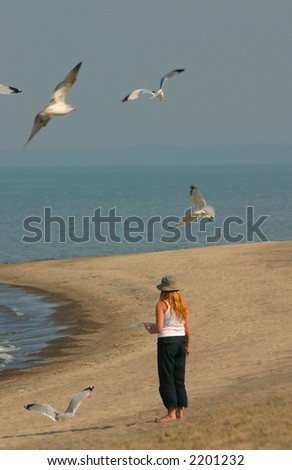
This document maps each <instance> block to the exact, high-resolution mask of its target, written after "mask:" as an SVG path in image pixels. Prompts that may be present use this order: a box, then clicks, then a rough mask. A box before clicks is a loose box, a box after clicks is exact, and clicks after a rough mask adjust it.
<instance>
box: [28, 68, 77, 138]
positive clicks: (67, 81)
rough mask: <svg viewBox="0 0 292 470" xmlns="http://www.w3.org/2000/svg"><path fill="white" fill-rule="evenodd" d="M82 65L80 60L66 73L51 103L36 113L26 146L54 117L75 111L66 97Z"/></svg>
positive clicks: (55, 90) (54, 92)
mask: <svg viewBox="0 0 292 470" xmlns="http://www.w3.org/2000/svg"><path fill="white" fill-rule="evenodd" d="M81 65H82V62H79V64H77V65H75V67H74V68H73V69H72V70H71V71H70V72H69V73H68V74H67V75H66V77H65V78H64V80H63V81H62V82H60V83H59V84H58V85H57V86H56V88H55V89H54V91H53V94H52V96H51V100H50V102H49V104H48V105H47V106H46V107H45V108H44V109H43V110H42V111H41V112H40V113H38V114H37V115H36V117H35V119H34V123H33V128H32V131H31V134H30V136H29V139H28V141H27V142H26V144H25V146H24V147H26V146H27V144H28V143H29V141H30V140H31V139H32V138H33V137H34V136H35V135H36V133H37V132H38V131H39V130H40V129H41V128H42V127H44V126H46V125H47V124H48V122H49V120H50V119H51V118H52V117H54V116H61V115H63V114H68V113H71V111H74V108H73V106H72V105H71V104H67V103H65V99H66V95H67V93H68V91H69V90H70V88H71V87H72V85H73V84H74V83H75V81H76V78H77V74H78V72H79V69H80V67H81Z"/></svg>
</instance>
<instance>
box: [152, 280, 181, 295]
mask: <svg viewBox="0 0 292 470" xmlns="http://www.w3.org/2000/svg"><path fill="white" fill-rule="evenodd" d="M156 287H157V289H158V290H162V291H166V292H174V291H176V290H179V287H177V285H176V279H175V277H174V276H164V277H163V278H162V279H161V282H160V284H158V286H156Z"/></svg>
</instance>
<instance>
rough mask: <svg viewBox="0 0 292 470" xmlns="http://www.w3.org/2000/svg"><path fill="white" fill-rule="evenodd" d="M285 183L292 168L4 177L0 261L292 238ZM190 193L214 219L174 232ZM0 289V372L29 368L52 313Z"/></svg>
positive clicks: (12, 173)
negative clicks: (207, 207) (199, 197)
mask: <svg viewBox="0 0 292 470" xmlns="http://www.w3.org/2000/svg"><path fill="white" fill-rule="evenodd" d="M291 177H292V165H266V166H264V165H246V166H245V165H233V166H232V165H218V166H216V165H200V166H189V167H187V166H182V167H179V166H171V167H167V166H163V167H159V166H149V167H147V166H145V167H141V166H140V167H138V166H137V167H90V168H89V167H86V168H85V167H84V168H77V167H71V168H67V167H66V168H65V167H64V168H1V170H0V214H1V217H0V246H1V251H0V262H2V263H10V262H17V261H28V260H36V259H47V258H68V257H80V256H100V255H110V254H119V253H135V252H147V251H160V250H173V249H180V248H190V247H200V246H208V245H220V244H225V243H235V242H236V243H238V242H241V243H244V242H249V241H255V242H260V241H261V240H271V241H273V240H288V239H292V233H291V221H290V215H291V213H292V198H291V179H292V178H291ZM191 184H194V185H196V186H198V188H199V189H200V190H201V192H202V194H203V196H204V197H205V199H206V200H207V202H208V203H210V204H211V205H213V206H214V207H215V210H216V217H215V220H214V222H208V223H207V224H205V225H202V224H200V223H193V224H191V225H189V226H188V227H187V231H186V230H185V228H183V229H182V230H178V229H176V230H174V231H173V230H171V227H173V226H174V225H175V222H176V221H178V219H179V218H180V217H182V216H183V215H184V212H185V210H186V209H188V208H189V207H191V200H190V197H189V194H188V189H189V186H190V185H191ZM247 207H249V208H250V209H247ZM248 211H249V212H248ZM98 215H100V216H101V217H105V219H102V220H103V221H101V219H99V220H98ZM110 215H111V223H109V219H108V218H107V217H109V216H110ZM262 216H268V218H264V219H260V218H261V217H262ZM114 218H115V220H114ZM257 221H258V223H260V222H261V223H260V225H259V229H260V231H258V232H257V233H256V232H255V231H252V225H256V223H257ZM0 283H1V279H0ZM0 287H1V290H0V297H1V295H2V298H1V299H0V304H1V306H0V318H1V323H0V367H1V360H2V367H4V366H7V367H8V366H9V367H13V364H14V365H15V366H19V365H21V362H22V359H23V361H24V363H26V364H29V363H31V364H33V360H32V359H31V358H29V359H28V357H30V356H27V354H31V353H32V347H31V345H32V344H33V343H35V348H34V349H35V351H36V352H37V351H39V350H41V349H42V347H43V346H44V344H45V343H46V342H47V340H48V337H47V332H48V329H47V326H46V325H48V323H47V322H48V318H49V317H48V315H49V316H50V315H51V314H52V313H53V310H54V308H55V307H52V306H51V305H50V304H48V303H47V302H46V299H43V298H40V297H39V296H36V297H35V296H34V295H33V294H27V293H23V292H22V291H18V290H15V289H12V288H8V287H7V286H0ZM41 305H42V307H41ZM30 307H31V308H30ZM36 310H37V311H38V312H43V314H42V315H40V316H39V315H37V316H34V312H35V311H36ZM44 312H45V313H44ZM50 318H51V317H50ZM50 321H51V320H50ZM50 325H51V327H50V328H54V327H53V326H52V324H51V323H50ZM44 326H45V328H44ZM50 328H49V332H48V335H49V337H51V338H52V337H56V336H57V335H58V330H57V329H55V330H53V329H50ZM35 332H37V335H35V336H33V335H34V334H35ZM40 332H41V334H40ZM50 335H51V336H50ZM36 336H37V337H38V338H40V340H39V341H37V339H36ZM24 344H25V345H27V347H28V352H26V350H25V349H24ZM35 351H34V352H35ZM1 358H2V359H1ZM30 361H31V362H30Z"/></svg>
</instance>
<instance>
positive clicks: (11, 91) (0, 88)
mask: <svg viewBox="0 0 292 470" xmlns="http://www.w3.org/2000/svg"><path fill="white" fill-rule="evenodd" d="M15 93H21V90H20V89H19V88H15V87H14V86H9V85H3V84H1V83H0V95H15Z"/></svg>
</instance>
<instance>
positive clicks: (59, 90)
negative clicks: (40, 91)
mask: <svg viewBox="0 0 292 470" xmlns="http://www.w3.org/2000/svg"><path fill="white" fill-rule="evenodd" d="M81 65H82V62H79V64H77V65H75V67H74V68H73V69H72V70H70V72H69V73H68V74H67V75H66V77H65V78H64V80H62V82H60V83H59V84H58V85H57V86H56V88H55V89H54V91H53V94H52V96H51V100H50V103H57V102H60V101H61V102H65V98H66V95H67V93H68V91H69V90H70V88H71V87H72V85H73V84H74V83H75V82H76V79H77V75H78V72H79V69H80V67H81Z"/></svg>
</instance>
